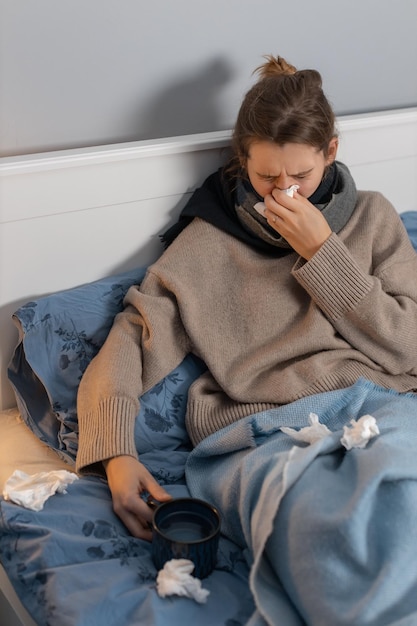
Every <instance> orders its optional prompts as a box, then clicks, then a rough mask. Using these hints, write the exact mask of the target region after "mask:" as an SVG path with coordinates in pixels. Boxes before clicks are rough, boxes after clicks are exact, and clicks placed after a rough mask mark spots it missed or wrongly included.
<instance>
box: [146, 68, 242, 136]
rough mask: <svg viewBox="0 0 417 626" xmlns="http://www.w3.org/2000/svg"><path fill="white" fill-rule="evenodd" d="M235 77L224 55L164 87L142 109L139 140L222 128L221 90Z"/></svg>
mask: <svg viewBox="0 0 417 626" xmlns="http://www.w3.org/2000/svg"><path fill="white" fill-rule="evenodd" d="M231 77H232V69H231V66H230V65H229V64H228V63H227V62H226V61H225V60H224V59H221V58H217V59H214V60H212V61H211V62H210V63H209V64H207V66H206V67H203V68H202V69H200V70H198V72H196V73H194V74H192V75H190V76H188V77H187V78H185V79H184V80H182V81H178V80H176V81H175V82H173V83H172V84H169V85H166V86H165V87H163V88H162V89H161V90H160V91H159V93H157V94H156V95H155V96H154V97H153V99H152V101H150V102H148V103H147V104H146V105H145V106H144V108H143V109H141V111H140V118H139V119H138V121H137V124H136V125H137V128H138V129H139V131H138V134H137V136H136V139H137V140H141V139H154V138H155V139H156V138H160V137H170V136H175V135H186V134H193V133H203V132H207V131H211V130H222V118H223V116H222V115H221V112H220V110H219V97H218V96H219V93H220V91H221V89H222V88H223V87H224V86H225V85H226V84H227V83H228V82H229V81H230V79H231Z"/></svg>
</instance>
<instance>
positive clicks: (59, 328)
mask: <svg viewBox="0 0 417 626" xmlns="http://www.w3.org/2000/svg"><path fill="white" fill-rule="evenodd" d="M338 130H339V133H340V144H341V145H340V151H339V155H338V158H339V159H340V160H341V161H343V162H345V163H346V164H347V165H348V166H349V167H350V169H351V171H352V174H353V176H354V178H355V180H356V183H357V186H358V187H359V188H360V189H373V190H378V191H381V192H382V193H383V194H384V195H385V196H386V197H387V198H388V199H389V200H390V201H391V202H392V203H393V204H394V206H395V207H396V209H397V211H398V212H399V213H400V214H401V219H402V220H403V222H404V224H405V226H406V228H407V230H408V233H409V235H410V238H411V240H412V243H413V245H414V247H415V248H416V249H417V109H415V108H411V109H404V110H394V111H380V112H375V113H366V114H358V115H351V116H343V117H339V118H338ZM229 139H230V133H229V132H223V131H221V132H211V133H203V134H198V135H189V136H181V137H170V138H163V139H157V140H154V141H140V142H134V143H125V144H118V145H110V146H100V147H95V148H83V149H80V150H64V151H59V152H54V153H43V154H35V155H26V156H22V157H12V158H3V159H1V160H0V178H1V190H0V193H1V197H0V255H1V259H0V337H1V347H0V368H1V370H0V375H1V377H0V391H1V413H0V486H1V491H2V490H3V485H4V483H5V481H6V480H7V478H8V477H9V476H10V475H11V474H12V472H13V471H14V470H15V469H21V470H23V471H25V472H27V473H28V474H34V473H37V472H40V471H48V472H49V471H53V470H55V469H57V470H61V469H66V470H68V471H71V472H73V463H74V458H75V454H76V451H77V418H76V410H75V397H76V391H77V385H78V382H79V379H80V376H81V373H82V371H83V369H84V368H85V366H86V364H87V363H88V361H89V360H90V359H91V358H92V356H93V355H94V354H95V352H96V351H97V350H98V349H99V346H100V345H101V343H102V342H103V340H104V338H105V336H106V333H107V332H108V329H109V327H110V325H111V322H112V319H113V317H114V315H115V314H116V312H117V311H118V310H120V307H121V306H122V299H123V295H124V293H125V292H126V290H127V288H128V286H129V285H130V284H133V283H137V282H138V281H140V280H141V277H142V276H143V274H144V271H145V268H146V267H147V265H149V263H151V262H152V260H154V259H155V258H156V257H157V256H158V255H159V254H160V253H161V251H162V246H161V243H160V240H159V234H160V233H161V232H162V231H163V230H164V229H165V228H166V227H167V226H169V225H170V224H172V223H173V222H174V221H175V219H176V216H177V215H178V213H179V211H180V209H181V208H182V206H183V205H184V203H185V201H186V199H187V198H188V197H189V195H190V194H191V193H192V191H193V190H194V189H195V188H196V187H197V186H198V185H199V184H201V183H202V181H203V180H204V178H205V177H206V175H207V174H208V173H210V172H211V171H213V170H214V169H216V168H217V167H218V166H219V164H221V163H222V162H224V160H225V159H226V158H227V151H228V145H229ZM203 370H204V364H202V363H201V362H199V361H198V360H196V359H194V358H193V357H191V356H190V357H187V358H186V359H185V360H184V361H183V363H181V364H180V365H179V366H178V368H177V369H176V370H174V371H173V372H172V373H171V374H170V375H169V376H167V378H165V379H164V380H163V381H161V383H160V384H159V385H158V386H157V387H156V388H154V389H152V390H150V391H149V392H148V393H147V394H146V396H144V397H143V398H142V402H141V412H140V415H139V416H138V420H137V427H136V432H135V436H136V441H137V446H138V449H139V452H140V455H141V459H142V461H143V462H144V463H145V464H146V465H147V466H148V467H149V469H150V470H151V471H152V473H153V474H154V475H155V476H156V477H157V479H158V480H159V481H160V482H161V483H162V484H164V486H166V488H167V489H168V490H170V491H171V493H172V494H173V495H187V494H188V489H187V485H186V481H185V476H184V467H185V463H186V459H187V457H188V455H189V452H190V445H189V441H188V438H187V434H186V431H185V428H184V412H185V404H186V398H187V390H188V387H189V385H190V384H191V383H192V382H193V380H195V378H196V377H197V376H199V375H200V374H201V372H202V371H203ZM161 450H162V451H163V454H161V452H160V451H161ZM0 530H1V536H0V562H1V568H0V616H1V619H0V621H1V623H2V624H5V625H6V624H7V626H18V625H23V626H33V625H34V624H39V625H46V624H48V625H50V626H54V625H59V626H65V625H67V624H68V625H71V626H75V625H77V626H87V625H91V626H94V625H96V624H97V625H98V624H106V625H113V624H114V625H117V626H127V625H131V624H150V625H151V624H155V625H165V624H170V625H172V624H177V623H178V624H180V623H181V624H183V623H186V624H188V623H190V624H191V623H199V624H201V626H203V625H204V624H207V625H209V624H227V625H228V626H232V625H237V624H245V623H249V620H250V619H251V616H252V614H253V612H254V603H253V600H252V597H251V594H250V592H249V587H248V579H249V569H248V565H247V562H246V560H245V558H244V554H243V552H242V550H241V549H240V548H239V546H237V545H235V544H233V543H232V542H231V541H229V540H227V539H226V538H222V539H221V542H220V548H219V556H218V563H217V566H216V569H215V571H214V573H213V574H212V575H210V577H209V578H207V579H206V580H205V581H203V582H204V586H205V587H206V588H207V589H208V590H209V591H210V596H209V600H208V602H207V604H205V605H199V604H198V603H196V602H193V601H192V600H190V599H187V598H180V597H174V596H172V597H169V598H160V597H159V596H158V594H157V591H156V585H155V577H156V571H155V568H154V566H153V564H152V560H151V556H150V547H149V544H146V543H145V542H141V541H139V540H135V539H133V538H132V537H130V536H129V534H128V532H127V531H126V529H125V528H124V527H123V525H122V524H121V523H120V522H119V520H118V519H117V518H116V516H115V515H114V514H113V512H112V508H111V499H110V496H109V491H108V488H107V484H106V482H105V481H104V480H103V479H101V478H97V477H88V478H81V479H79V480H76V481H75V482H73V483H72V484H70V485H68V487H67V492H66V493H62V494H56V495H54V496H52V497H51V498H50V499H48V500H47V502H46V503H45V505H44V507H43V509H41V510H40V511H33V510H31V509H27V508H24V507H20V506H18V505H16V504H13V503H11V502H9V501H5V500H4V499H2V500H1V501H0ZM254 623H255V622H254Z"/></svg>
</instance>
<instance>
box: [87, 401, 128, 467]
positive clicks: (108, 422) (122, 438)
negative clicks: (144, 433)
mask: <svg viewBox="0 0 417 626" xmlns="http://www.w3.org/2000/svg"><path fill="white" fill-rule="evenodd" d="M138 410H139V409H138V404H137V403H132V401H131V400H129V399H126V398H106V399H105V400H103V402H101V403H100V405H99V407H98V409H97V411H95V412H94V413H89V414H87V415H84V416H83V417H82V418H81V417H79V421H80V438H79V448H78V454H77V460H76V469H77V471H80V472H83V471H86V472H88V471H89V468H88V466H91V465H94V464H97V463H99V462H101V461H104V460H105V459H110V458H113V457H115V456H121V455H127V456H133V457H135V458H138V454H137V451H136V446H135V437H134V433H135V420H136V416H137V414H138Z"/></svg>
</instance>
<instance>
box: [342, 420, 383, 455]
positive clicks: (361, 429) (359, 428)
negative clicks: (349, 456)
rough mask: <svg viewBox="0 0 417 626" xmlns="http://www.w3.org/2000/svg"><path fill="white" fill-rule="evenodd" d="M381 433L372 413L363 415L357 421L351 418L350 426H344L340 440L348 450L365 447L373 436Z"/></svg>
mask: <svg viewBox="0 0 417 626" xmlns="http://www.w3.org/2000/svg"><path fill="white" fill-rule="evenodd" d="M376 435H379V428H378V425H377V423H376V419H375V418H374V417H373V416H372V415H363V416H362V417H360V418H359V419H358V420H357V421H356V420H350V426H343V437H342V438H341V440H340V442H341V444H342V446H344V447H345V448H346V450H350V449H351V448H365V446H366V445H367V443H368V441H369V440H370V439H372V437H376Z"/></svg>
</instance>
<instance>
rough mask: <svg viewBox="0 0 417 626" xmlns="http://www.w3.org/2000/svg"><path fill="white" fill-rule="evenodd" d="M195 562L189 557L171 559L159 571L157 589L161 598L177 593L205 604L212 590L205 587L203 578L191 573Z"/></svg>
mask: <svg viewBox="0 0 417 626" xmlns="http://www.w3.org/2000/svg"><path fill="white" fill-rule="evenodd" d="M193 569H194V563H193V562H192V561H189V560H188V559H171V561H167V562H166V563H165V565H164V567H163V568H162V569H161V570H160V571H159V572H158V576H157V578H156V589H157V591H158V594H159V595H160V596H161V598H165V597H166V596H170V595H176V596H185V597H187V598H192V599H193V600H195V601H196V602H198V603H199V604H204V603H205V602H206V601H207V597H208V596H209V595H210V591H208V590H207V589H203V588H202V586H201V580H200V579H199V578H195V577H194V576H192V575H191V572H192V571H193Z"/></svg>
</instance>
